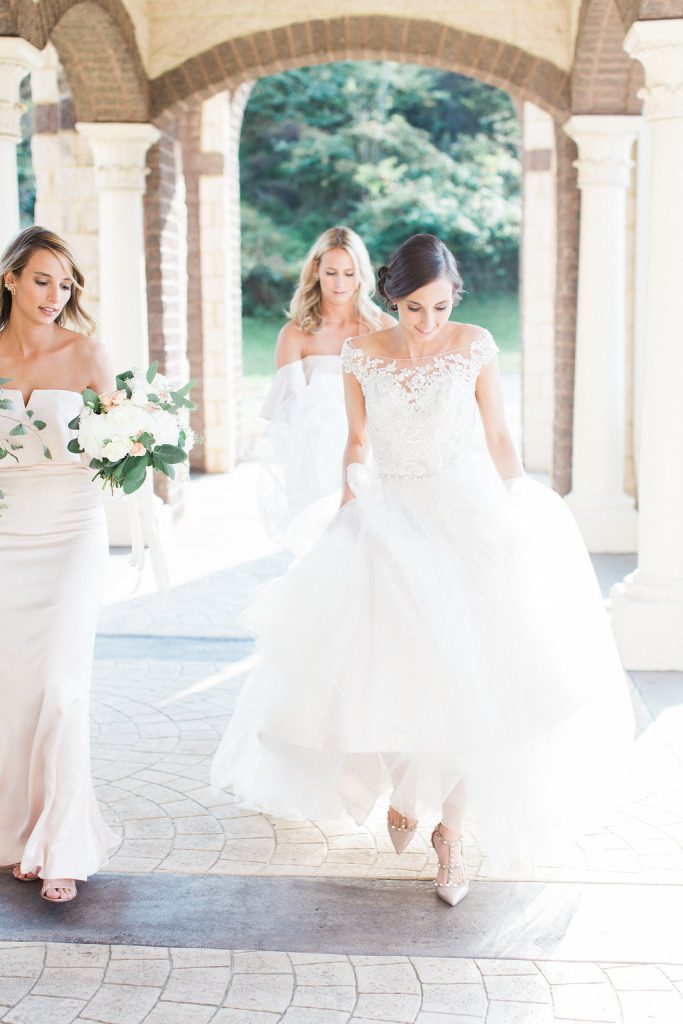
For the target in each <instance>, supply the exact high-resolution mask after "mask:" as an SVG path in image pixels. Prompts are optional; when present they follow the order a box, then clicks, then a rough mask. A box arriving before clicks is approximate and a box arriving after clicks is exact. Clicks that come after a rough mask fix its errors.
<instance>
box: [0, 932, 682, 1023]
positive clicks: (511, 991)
mask: <svg viewBox="0 0 683 1024" xmlns="http://www.w3.org/2000/svg"><path fill="white" fill-rule="evenodd" d="M55 949H56V950H57V951H58V957H57V960H58V963H59V971H60V974H61V978H62V981H61V983H60V991H58V992H57V991H52V990H51V989H52V986H53V984H54V973H53V972H54V968H50V967H48V966H47V964H48V963H50V962H54V961H55V957H54V955H53V951H54V950H55ZM86 962H89V963H91V964H92V966H88V967H84V966H83V965H84V963H86ZM112 968H116V969H117V972H116V973H114V974H112V973H111V972H112ZM84 971H85V972H88V974H87V976H86V975H85V974H84ZM90 972H92V973H90ZM680 978H683V965H681V964H679V965H672V964H663V965H661V966H660V965H655V964H648V965H638V964H611V963H600V964H595V963H561V962H552V963H549V962H545V961H532V960H462V959H455V960H451V959H445V958H422V957H408V956H397V957H370V956H342V955H332V954H325V953H318V954H313V953H307V954H303V953H292V954H288V953H283V952H272V953H271V952H240V951H236V952H233V951H230V950H216V949H211V950H202V949H165V948H158V947H155V948H150V947H144V946H115V947H108V946H92V945H91V946H89V947H88V955H87V956H86V955H84V951H83V949H82V947H80V946H56V947H53V946H52V945H51V944H49V943H48V944H42V943H39V944H24V945H20V944H11V943H0V1021H3V1022H7V1024H24V1022H26V1024H42V1022H45V1024H71V1022H74V1021H93V1022H95V1021H100V1022H104V1024H142V1022H144V1024H264V1022H267V1024H276V1022H279V1021H282V1022H291V1021H294V1022H297V1024H335V1022H338V1024H361V1022H365V1024H370V1022H372V1024H375V1022H379V1021H383V1022H385V1024H386V1022H389V1024H404V1022H405V1024H420V1022H422V1024H453V1022H457V1024H475V1022H480V1024H539V1022H556V1021H557V1022H559V1021H564V1022H565V1024H567V1022H569V1024H571V1022H572V1021H582V1022H584V1024H586V1022H587V1024H590V1022H606V1024H646V1022H647V1024H676V1022H678V1021H680V1020H683V994H682V993H681V991H680V981H679V980H678V979H680ZM18 980H21V982H22V985H21V986H19V987H17V985H16V982H17V981H18ZM84 985H87V991H86V990H85V988H84V987H83V986H84ZM69 986H70V987H71V991H70V994H69V995H68V996H67V995H65V994H63V993H64V992H66V991H67V990H68V987H69Z"/></svg>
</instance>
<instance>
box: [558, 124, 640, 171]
mask: <svg viewBox="0 0 683 1024" xmlns="http://www.w3.org/2000/svg"><path fill="white" fill-rule="evenodd" d="M642 120H643V119H642V118H641V117H640V115H638V114H574V115H573V116H572V117H570V118H569V120H568V121H566V122H565V124H564V126H563V127H564V130H565V132H566V133H567V135H569V137H570V138H571V139H573V140H574V142H575V143H576V145H577V146H578V150H579V159H578V160H575V161H574V166H575V167H576V168H577V169H578V172H579V181H578V185H579V188H585V187H586V186H587V185H611V186H613V187H615V186H616V187H619V188H628V184H629V180H630V174H631V167H632V165H633V161H632V160H631V148H632V146H633V143H634V142H635V140H636V139H637V138H638V134H639V133H640V129H641V125H642Z"/></svg>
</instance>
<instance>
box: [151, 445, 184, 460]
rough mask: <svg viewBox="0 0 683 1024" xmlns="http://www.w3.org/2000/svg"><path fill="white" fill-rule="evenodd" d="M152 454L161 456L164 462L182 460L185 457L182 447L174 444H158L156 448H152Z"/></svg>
mask: <svg viewBox="0 0 683 1024" xmlns="http://www.w3.org/2000/svg"><path fill="white" fill-rule="evenodd" d="M154 454H155V455H158V456H159V457H160V458H162V459H163V460H164V462H184V461H185V459H186V458H187V455H186V454H185V452H184V451H183V449H182V448H179V447H178V445H175V444H160V445H159V447H158V448H155V449H154Z"/></svg>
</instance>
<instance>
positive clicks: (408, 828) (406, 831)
mask: <svg viewBox="0 0 683 1024" xmlns="http://www.w3.org/2000/svg"><path fill="white" fill-rule="evenodd" d="M390 811H391V808H389V811H387V832H388V833H389V838H390V839H391V845H392V846H393V848H394V849H395V850H396V853H403V851H404V850H405V848H406V847H407V846H408V843H409V842H410V841H411V839H412V838H413V836H414V835H415V833H416V831H417V822H415V824H414V825H409V824H408V818H406V817H404V816H403V815H402V814H401V815H400V821H399V823H398V825H393V824H392V822H391V820H390V819H389V812H390Z"/></svg>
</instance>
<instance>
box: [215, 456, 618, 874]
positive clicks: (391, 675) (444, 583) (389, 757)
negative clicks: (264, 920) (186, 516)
mask: <svg viewBox="0 0 683 1024" xmlns="http://www.w3.org/2000/svg"><path fill="white" fill-rule="evenodd" d="M349 479H350V482H351V485H352V487H353V490H354V492H355V494H356V498H355V500H353V501H351V502H350V503H349V504H347V505H346V506H345V507H344V508H343V509H342V510H341V511H340V512H339V514H338V515H337V516H336V518H335V519H334V521H333V522H332V524H331V525H330V527H329V528H328V529H327V530H326V532H325V533H324V535H323V537H322V538H321V539H320V540H319V542H318V543H317V544H316V545H315V546H314V547H313V548H312V549H311V550H310V551H309V552H308V553H307V554H306V555H304V556H303V557H302V558H300V559H298V561H296V562H295V563H294V564H293V566H292V567H291V569H290V570H289V572H288V573H287V574H286V575H285V576H284V577H282V578H280V579H278V580H276V581H274V582H272V583H270V584H268V585H266V586H265V587H263V588H261V589H260V590H259V591H257V593H256V597H255V599H254V600H253V602H252V604H251V606H250V608H249V610H248V613H247V623H248V625H249V627H250V628H251V629H252V630H253V631H254V633H255V634H257V636H258V644H257V647H258V652H259V655H260V657H259V660H258V663H257V666H256V667H255V669H254V670H253V672H252V673H251V674H250V676H249V678H248V680H247V682H246V684H245V686H244V688H243V690H242V693H241V695H240V698H239V701H238V704H237V708H236V710H235V713H234V716H233V718H232V721H231V722H230V725H229V727H228V729H227V731H226V733H225V735H224V737H223V739H222V742H221V744H220V747H219V750H218V752H217V754H216V757H215V761H214V772H213V777H214V783H215V784H216V785H220V786H224V787H227V788H229V789H230V790H231V791H232V792H233V793H234V794H235V795H236V796H237V798H238V800H239V801H240V802H241V803H242V804H244V805H246V806H248V807H250V808H253V809H257V810H262V811H266V812H270V813H273V814H277V815H279V816H281V817H285V818H297V819H298V818H323V819H334V818H337V817H340V816H342V815H344V814H349V815H351V817H352V818H354V819H355V821H356V822H357V823H359V824H360V823H362V822H363V821H364V820H365V819H366V817H367V816H368V814H369V813H370V811H371V810H372V808H373V806H374V804H375V803H376V801H377V800H378V799H379V798H383V799H385V800H388V799H389V798H390V799H391V802H392V803H393V804H394V806H395V807H397V808H398V809H399V810H400V811H402V812H403V813H404V814H407V815H410V816H417V817H419V818H424V819H427V820H433V821H437V820H438V819H439V817H440V814H441V807H442V803H443V801H444V800H445V799H446V798H447V796H448V795H449V793H450V792H451V790H452V789H453V787H454V786H455V785H456V783H458V782H459V780H461V779H463V780H464V781H465V784H466V787H467V791H468V808H469V811H468V818H469V820H470V821H471V823H472V824H473V825H474V827H475V829H476V832H477V835H478V837H479V839H480V841H481V844H482V847H483V848H484V849H485V851H486V852H487V853H488V854H489V856H490V857H491V859H492V861H493V862H494V863H498V864H503V863H506V862H508V861H512V860H516V859H518V858H519V857H524V858H527V857H528V856H529V855H530V854H533V852H534V851H538V849H539V848H542V847H543V845H544V844H545V843H546V842H548V843H549V842H554V841H557V840H562V839H566V838H568V837H574V836H576V835H577V834H580V833H582V832H584V831H586V830H587V829H589V828H590V827H592V826H594V825H595V824H597V823H599V820H600V816H601V815H602V814H604V813H605V810H606V808H607V807H609V806H610V805H611V802H612V801H613V800H614V799H615V797H616V795H617V794H618V793H619V785H620V782H621V780H622V779H623V774H624V770H625V765H626V762H627V758H628V756H629V753H630V747H631V741H632V734H633V721H632V713H631V706H630V701H629V697H628V691H627V687H626V682H625V677H624V673H623V670H622V668H621V665H620V663H619V659H618V656H617V652H616V648H615V645H614V642H613V639H612V635H611V631H610V628H609V624H608V620H607V617H606V613H605V609H604V605H603V602H602V598H601V595H600V592H599V589H598V585H597V582H596V579H595V576H594V573H593V570H592V566H591V564H590V560H589V558H588V555H587V553H586V550H585V547H584V545H583V542H582V540H581V537H580V535H579V533H578V531H577V528H576V526H575V524H574V522H573V519H572V517H571V514H570V513H569V511H568V510H567V508H566V506H565V505H564V503H563V502H562V500H561V499H560V498H559V497H558V496H557V495H556V494H554V493H553V492H552V491H550V490H549V489H547V488H545V487H543V486H541V485H539V484H537V483H535V482H533V481H531V480H529V479H528V478H524V479H522V480H520V481H518V482H516V483H515V484H514V486H513V488H512V491H511V492H508V490H506V488H505V486H504V485H503V484H502V483H501V481H500V480H499V478H498V476H497V474H496V473H495V470H494V468H493V465H492V463H491V460H490V458H489V456H488V454H487V453H484V452H481V453H478V454H476V455H473V456H471V457H469V458H467V459H466V460H464V461H462V462H460V463H458V464H457V465H456V466H454V467H452V468H450V469H448V470H447V471H445V472H443V473H441V474H440V475H438V476H434V477H429V478H422V479H379V478H378V477H377V476H376V475H374V474H373V471H372V470H369V469H367V468H365V467H360V466H352V467H351V470H350V473H349Z"/></svg>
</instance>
